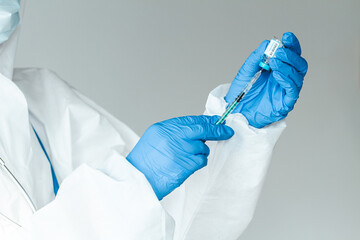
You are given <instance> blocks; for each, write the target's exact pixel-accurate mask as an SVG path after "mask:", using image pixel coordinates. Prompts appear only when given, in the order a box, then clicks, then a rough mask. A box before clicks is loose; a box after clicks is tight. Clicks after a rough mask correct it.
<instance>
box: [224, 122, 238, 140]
mask: <svg viewBox="0 0 360 240" xmlns="http://www.w3.org/2000/svg"><path fill="white" fill-rule="evenodd" d="M223 127H224V130H225V133H226V136H227V137H228V138H227V139H229V138H231V137H232V136H234V134H235V131H234V130H233V129H232V128H231V127H229V126H226V125H223Z"/></svg>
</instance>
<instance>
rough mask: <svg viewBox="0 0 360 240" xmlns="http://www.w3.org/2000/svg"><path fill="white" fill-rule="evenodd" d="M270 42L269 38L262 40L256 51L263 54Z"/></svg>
mask: <svg viewBox="0 0 360 240" xmlns="http://www.w3.org/2000/svg"><path fill="white" fill-rule="evenodd" d="M269 42H270V41H269V40H264V41H262V43H261V44H260V45H259V47H258V48H257V49H256V52H258V53H260V54H261V56H262V54H263V53H264V52H265V49H266V47H267V45H268V44H269Z"/></svg>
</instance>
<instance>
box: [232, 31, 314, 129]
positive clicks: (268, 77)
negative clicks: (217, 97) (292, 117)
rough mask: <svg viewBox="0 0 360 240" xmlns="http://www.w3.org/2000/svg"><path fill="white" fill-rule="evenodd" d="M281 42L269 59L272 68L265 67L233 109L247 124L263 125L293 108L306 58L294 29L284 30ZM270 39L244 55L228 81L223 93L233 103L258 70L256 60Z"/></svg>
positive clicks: (258, 126) (259, 58)
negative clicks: (234, 75)
mask: <svg viewBox="0 0 360 240" xmlns="http://www.w3.org/2000/svg"><path fill="white" fill-rule="evenodd" d="M282 42H283V44H284V46H285V48H279V49H278V50H277V51H276V54H275V55H276V56H275V57H274V58H272V59H270V62H269V65H270V68H271V70H270V71H264V72H263V73H262V74H261V76H260V78H259V79H258V80H257V81H256V82H255V84H254V85H253V87H252V89H251V90H250V91H249V92H248V93H247V94H246V95H245V97H244V98H243V99H242V100H241V102H240V103H239V105H238V106H237V107H236V108H235V109H234V111H233V112H234V113H242V114H243V115H244V116H245V117H246V119H247V120H248V121H249V124H250V125H251V126H253V127H256V128H262V127H264V126H266V125H269V124H271V123H273V122H276V121H279V120H281V119H283V118H285V117H286V116H287V114H288V113H289V112H290V111H291V110H292V109H293V108H294V105H295V103H296V100H297V99H298V98H299V93H300V90H301V87H302V84H303V80H304V76H305V74H306V72H307V68H308V65H307V62H306V61H305V59H304V58H302V57H300V54H301V48H300V43H299V40H298V39H297V38H296V37H295V35H294V34H293V33H290V32H288V33H284V35H283V38H282ZM268 43H269V41H267V40H266V41H264V42H262V43H261V45H260V46H259V47H258V48H257V49H256V50H255V51H254V52H253V53H252V54H251V55H250V56H249V57H248V58H247V60H246V61H245V63H244V65H243V66H242V67H241V69H240V70H239V72H238V74H237V75H236V77H235V79H234V81H233V82H232V83H231V86H230V89H229V92H228V93H227V95H226V97H225V101H226V102H227V103H229V104H230V103H232V102H233V101H234V99H235V98H236V96H237V95H238V94H239V93H240V92H241V90H242V89H243V88H244V87H245V86H246V84H247V83H248V82H249V81H250V79H251V78H252V77H253V76H254V74H255V73H256V72H257V71H259V70H260V67H259V62H260V60H261V59H262V56H263V53H264V51H265V49H266V46H267V44H268Z"/></svg>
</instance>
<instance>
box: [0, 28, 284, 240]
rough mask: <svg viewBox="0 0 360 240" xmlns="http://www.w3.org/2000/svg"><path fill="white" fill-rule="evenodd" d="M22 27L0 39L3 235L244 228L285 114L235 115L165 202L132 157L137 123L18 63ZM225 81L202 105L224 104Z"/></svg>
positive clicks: (224, 235) (172, 235)
mask: <svg viewBox="0 0 360 240" xmlns="http://www.w3.org/2000/svg"><path fill="white" fill-rule="evenodd" d="M18 33H19V27H18V29H17V30H16V31H15V33H14V34H13V35H12V36H11V38H10V40H8V41H7V42H5V43H4V44H2V45H0V93H1V94H0V113H1V115H0V157H1V159H2V161H0V239H1V240H3V239H4V240H5V239H31V240H45V239H46V240H48V239H54V240H55V239H67V240H72V239H74V240H75V239H76V240H78V239H86V240H93V239H169V240H170V239H176V240H180V239H181V240H183V239H196V240H199V239H208V240H209V239H237V238H238V237H239V236H240V235H241V233H242V232H243V231H244V229H245V228H246V226H247V225H248V223H249V222H250V220H251V218H252V215H253V213H254V209H255V205H256V202H257V199H258V197H259V193H260V190H261V187H262V184H263V181H264V177H265V174H266V171H267V168H268V165H269V162H270V158H271V154H272V150H273V148H274V145H275V143H276V141H277V139H278V138H279V136H280V134H281V132H282V131H283V130H284V128H285V122H284V121H280V122H277V123H274V124H272V125H270V126H267V127H265V128H262V129H255V128H252V127H250V126H249V125H248V123H247V120H246V119H245V118H244V117H243V116H242V115H241V114H234V115H231V116H229V118H228V119H227V124H228V125H230V126H231V127H232V128H233V129H234V130H235V133H236V134H235V135H234V136H233V137H232V138H231V139H230V140H228V141H224V142H209V143H208V144H209V147H210V149H211V154H210V156H209V162H208V166H207V167H205V168H203V169H202V170H200V171H198V172H196V173H195V174H194V175H192V176H191V177H190V178H189V179H188V180H186V181H185V183H184V184H183V185H182V186H181V187H179V188H178V189H176V190H175V191H174V192H172V193H171V194H170V195H168V196H167V197H165V199H164V200H162V201H161V202H159V201H158V200H157V198H156V196H155V194H154V192H153V190H152V188H151V186H150V184H149V183H148V182H147V180H146V178H145V177H144V176H143V174H142V173H141V172H139V171H138V170H137V169H135V168H134V167H133V166H132V165H131V164H129V163H128V161H127V160H126V159H125V157H126V156H127V154H128V153H129V152H130V151H131V149H132V148H133V147H134V145H135V144H136V142H137V140H138V139H139V138H138V136H137V135H136V134H135V133H134V132H133V131H132V130H131V129H129V128H128V127H127V126H126V125H125V124H124V123H122V122H121V121H119V120H117V119H116V118H115V117H113V116H112V115H110V114H109V113H107V112H106V111H105V110H104V109H102V108H101V107H99V106H98V105H96V104H95V103H94V102H92V101H91V100H89V99H88V98H86V97H85V96H83V95H82V94H80V93H79V92H77V91H76V90H75V89H73V88H72V87H71V86H69V85H68V84H67V83H66V82H65V81H63V80H62V79H61V78H59V77H58V76H57V75H56V74H55V73H54V72H51V71H49V70H46V69H14V72H13V59H14V55H15V48H16V42H17V37H18ZM12 72H13V74H12ZM12 75H13V76H12ZM228 87H229V85H223V86H219V87H218V88H216V89H215V90H214V91H212V92H211V93H210V95H209V98H208V100H207V103H206V110H205V114H208V115H213V114H217V115H221V114H222V113H223V111H224V110H225V107H226V103H225V101H224V96H225V94H226V93H227V90H228ZM124 104H125V103H124ZM33 127H34V129H35V130H36V132H37V133H38V135H39V137H40V139H41V141H42V142H43V144H44V147H45V149H46V151H47V153H48V155H49V157H50V160H51V162H52V165H53V167H54V169H55V173H56V176H57V179H58V181H59V183H61V186H60V189H59V192H58V195H57V197H56V198H55V197H54V192H53V185H52V176H51V170H50V164H49V162H48V160H47V158H46V156H45V153H44V151H43V150H42V148H41V146H40V144H39V141H38V140H37V138H36V136H35V134H34V131H33V129H32V128H33ZM10 172H11V174H12V175H13V176H14V178H13V177H11V174H10ZM17 181H18V182H17ZM31 202H32V203H33V205H34V206H35V209H36V212H35V214H34V213H33V211H32V207H31V205H32V204H31Z"/></svg>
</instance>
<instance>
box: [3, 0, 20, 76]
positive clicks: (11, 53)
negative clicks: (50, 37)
mask: <svg viewBox="0 0 360 240" xmlns="http://www.w3.org/2000/svg"><path fill="white" fill-rule="evenodd" d="M18 3H19V0H1V2H0V12H1V13H2V14H0V22H1V21H6V22H5V23H4V29H3V30H4V31H7V32H8V33H9V34H11V35H10V37H9V38H8V40H6V41H4V42H3V43H1V44H0V73H1V74H2V75H4V76H5V77H7V78H9V79H12V75H13V69H14V60H15V54H16V47H17V41H18V36H19V32H20V28H21V22H22V17H23V14H24V4H25V0H22V1H21V2H20V11H19V15H20V21H19V23H18V24H17V26H16V28H15V29H12V28H11V26H10V25H11V24H16V23H17V17H14V16H15V15H13V16H9V15H10V14H11V13H12V12H13V11H17V8H16V5H17V4H18ZM2 10H4V11H2ZM14 14H16V13H14Z"/></svg>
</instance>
